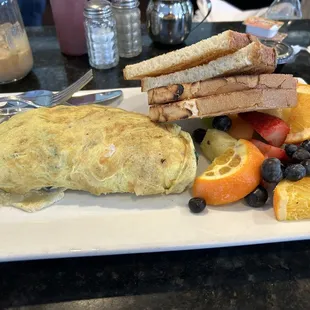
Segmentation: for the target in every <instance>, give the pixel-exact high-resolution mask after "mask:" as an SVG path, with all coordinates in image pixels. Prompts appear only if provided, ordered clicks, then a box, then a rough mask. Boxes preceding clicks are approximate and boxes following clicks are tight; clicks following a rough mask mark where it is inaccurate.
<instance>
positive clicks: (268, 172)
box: [261, 158, 283, 183]
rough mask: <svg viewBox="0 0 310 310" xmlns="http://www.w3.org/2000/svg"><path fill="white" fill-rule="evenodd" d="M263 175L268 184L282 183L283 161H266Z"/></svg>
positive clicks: (273, 159)
mask: <svg viewBox="0 0 310 310" xmlns="http://www.w3.org/2000/svg"><path fill="white" fill-rule="evenodd" d="M261 173H262V177H263V180H264V181H266V182H268V183H278V182H280V181H281V180H282V179H283V172H282V165H281V161H280V160H279V159H277V158H268V159H265V160H264V162H263V164H262V167H261Z"/></svg>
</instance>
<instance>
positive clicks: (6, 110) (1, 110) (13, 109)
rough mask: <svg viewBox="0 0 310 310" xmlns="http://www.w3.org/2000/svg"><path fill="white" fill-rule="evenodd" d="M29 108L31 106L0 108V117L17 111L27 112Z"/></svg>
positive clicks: (11, 114)
mask: <svg viewBox="0 0 310 310" xmlns="http://www.w3.org/2000/svg"><path fill="white" fill-rule="evenodd" d="M29 110H32V109H31V108H18V107H11V108H0V117H6V116H13V115H15V114H18V113H22V112H27V111H29Z"/></svg>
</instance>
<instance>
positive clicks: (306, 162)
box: [301, 159, 310, 176]
mask: <svg viewBox="0 0 310 310" xmlns="http://www.w3.org/2000/svg"><path fill="white" fill-rule="evenodd" d="M301 164H302V165H303V166H304V167H305V168H306V175H307V176H310V159H306V160H303V161H302V162H301Z"/></svg>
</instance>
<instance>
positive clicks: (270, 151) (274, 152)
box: [251, 139, 288, 161]
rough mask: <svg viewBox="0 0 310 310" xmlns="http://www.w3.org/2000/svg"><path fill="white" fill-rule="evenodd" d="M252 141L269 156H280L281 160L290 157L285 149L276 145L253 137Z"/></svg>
mask: <svg viewBox="0 0 310 310" xmlns="http://www.w3.org/2000/svg"><path fill="white" fill-rule="evenodd" d="M251 142H252V143H253V144H255V145H256V147H257V148H258V149H259V150H260V151H261V152H262V153H263V155H264V156H265V157H268V158H278V159H280V160H281V161H287V160H288V157H287V155H286V153H285V151H284V150H283V149H280V148H279V147H275V146H272V145H269V144H266V143H264V142H261V141H259V140H255V139H252V140H251Z"/></svg>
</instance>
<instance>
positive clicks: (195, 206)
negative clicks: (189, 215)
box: [188, 197, 206, 213]
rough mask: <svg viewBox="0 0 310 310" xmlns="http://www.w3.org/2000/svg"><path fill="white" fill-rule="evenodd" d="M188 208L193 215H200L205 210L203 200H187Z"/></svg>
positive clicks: (196, 198) (197, 198)
mask: <svg viewBox="0 0 310 310" xmlns="http://www.w3.org/2000/svg"><path fill="white" fill-rule="evenodd" d="M188 206H189V208H190V210H191V212H193V213H200V212H202V211H203V210H204V209H205V208H206V201H205V200H204V199H203V198H199V197H195V198H192V199H190V200H189V202H188Z"/></svg>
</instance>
